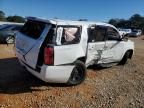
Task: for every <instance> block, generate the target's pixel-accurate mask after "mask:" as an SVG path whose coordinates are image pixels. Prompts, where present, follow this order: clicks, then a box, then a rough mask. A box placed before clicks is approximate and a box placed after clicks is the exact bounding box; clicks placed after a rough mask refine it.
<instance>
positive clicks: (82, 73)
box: [68, 60, 86, 85]
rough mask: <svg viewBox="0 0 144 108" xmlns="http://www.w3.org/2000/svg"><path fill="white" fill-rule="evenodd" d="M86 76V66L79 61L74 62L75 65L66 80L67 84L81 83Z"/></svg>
mask: <svg viewBox="0 0 144 108" xmlns="http://www.w3.org/2000/svg"><path fill="white" fill-rule="evenodd" d="M85 77H86V66H85V64H84V63H83V62H81V61H79V60H78V61H76V62H75V67H74V68H73V71H72V73H71V76H70V78H69V81H68V85H77V84H80V83H82V82H83V81H84V80H85Z"/></svg>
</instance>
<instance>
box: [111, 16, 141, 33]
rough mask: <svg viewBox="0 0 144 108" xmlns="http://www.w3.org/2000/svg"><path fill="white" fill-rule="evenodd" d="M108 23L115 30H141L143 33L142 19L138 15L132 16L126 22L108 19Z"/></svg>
mask: <svg viewBox="0 0 144 108" xmlns="http://www.w3.org/2000/svg"><path fill="white" fill-rule="evenodd" d="M108 23H110V24H112V25H114V26H116V27H117V28H130V29H141V30H142V31H143V33H144V17H143V16H141V15H139V14H134V15H132V16H131V17H130V18H129V19H128V20H126V19H118V18H115V19H110V20H109V22H108Z"/></svg>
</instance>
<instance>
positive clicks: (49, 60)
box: [44, 47, 54, 65]
mask: <svg viewBox="0 0 144 108" xmlns="http://www.w3.org/2000/svg"><path fill="white" fill-rule="evenodd" d="M44 63H45V64H47V65H53V64H54V49H53V48H47V47H46V48H45V49H44Z"/></svg>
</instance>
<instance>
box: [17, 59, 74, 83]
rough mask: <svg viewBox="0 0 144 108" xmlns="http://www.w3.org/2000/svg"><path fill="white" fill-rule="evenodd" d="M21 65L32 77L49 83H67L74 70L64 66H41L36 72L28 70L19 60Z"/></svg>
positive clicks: (71, 67)
mask: <svg viewBox="0 0 144 108" xmlns="http://www.w3.org/2000/svg"><path fill="white" fill-rule="evenodd" d="M19 61H20V63H21V65H22V66H24V67H26V69H27V70H28V71H29V72H30V73H32V74H33V75H34V76H36V77H38V78H39V79H41V80H43V81H45V82H51V83H67V82H68V80H69V78H70V75H71V72H72V70H73V68H74V66H72V65H64V66H47V65H43V66H42V67H41V71H40V72H37V71H36V70H34V69H32V68H30V67H29V66H27V65H26V64H24V63H23V62H22V61H21V60H19Z"/></svg>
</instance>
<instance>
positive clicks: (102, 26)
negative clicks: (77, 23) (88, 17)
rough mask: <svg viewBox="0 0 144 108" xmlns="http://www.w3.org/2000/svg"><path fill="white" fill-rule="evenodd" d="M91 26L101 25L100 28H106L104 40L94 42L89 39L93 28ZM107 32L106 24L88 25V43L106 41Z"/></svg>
mask: <svg viewBox="0 0 144 108" xmlns="http://www.w3.org/2000/svg"><path fill="white" fill-rule="evenodd" d="M91 27H95V28H96V27H100V28H104V29H105V36H104V40H103V41H94V42H92V41H89V38H90V34H89V33H90V29H91ZM106 32H107V27H106V26H104V25H92V26H90V27H88V29H87V33H88V43H95V42H105V41H106Z"/></svg>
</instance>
